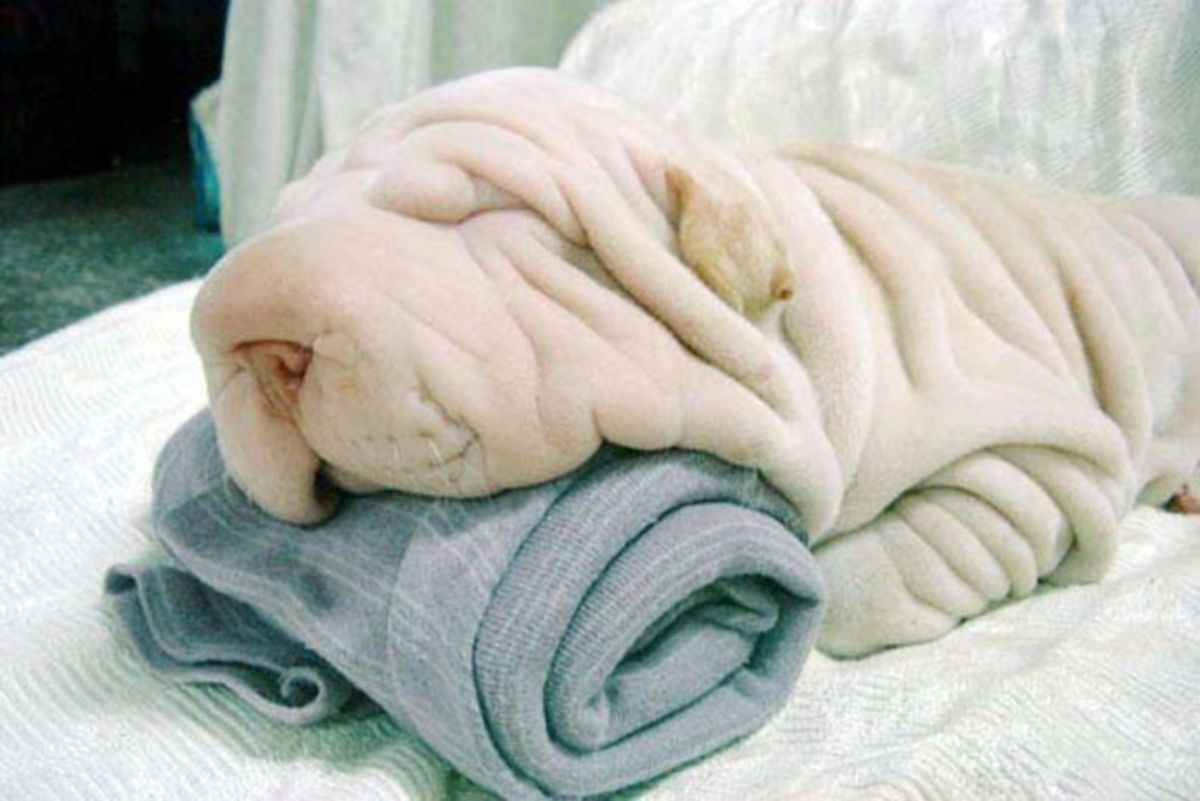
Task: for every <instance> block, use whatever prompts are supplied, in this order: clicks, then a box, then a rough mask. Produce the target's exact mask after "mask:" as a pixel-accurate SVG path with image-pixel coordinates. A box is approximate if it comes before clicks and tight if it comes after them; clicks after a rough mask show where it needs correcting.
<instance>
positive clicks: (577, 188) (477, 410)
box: [192, 69, 1200, 655]
mask: <svg viewBox="0 0 1200 801" xmlns="http://www.w3.org/2000/svg"><path fill="white" fill-rule="evenodd" d="M1198 231H1200V201H1197V200H1195V199H1190V198H1182V197H1150V198H1141V199H1136V200H1122V199H1116V198H1104V197H1089V196H1081V195H1077V194H1072V193H1069V192H1065V191H1060V190H1057V189H1054V188H1052V187H1047V186H1043V185H1039V184H1034V183H1030V182H1026V181H1020V180H1016V179H1011V178H1005V177H1002V176H994V175H987V174H982V173H973V172H968V171H964V170H961V169H956V168H951V167H948V166H944V165H937V164H930V163H921V162H910V161H905V160H902V159H896V158H891V157H887V156H884V155H882V154H879V153H873V152H870V151H866V150H860V149H854V148H849V147H838V146H829V145H815V144H810V145H797V146H795V147H794V148H789V149H787V150H785V151H782V152H779V153H775V154H753V153H734V152H732V151H730V150H726V149H722V148H718V147H715V146H713V145H709V144H706V143H704V142H702V141H698V140H696V139H693V138H690V137H688V136H687V135H686V134H684V133H681V132H676V131H671V130H668V129H666V128H664V127H663V126H661V125H658V124H657V123H655V122H653V121H652V120H650V119H649V118H648V117H646V116H644V115H643V114H641V113H640V112H638V111H636V110H635V109H633V108H631V107H630V106H628V105H627V104H625V103H624V102H623V101H621V100H619V99H618V98H616V97H614V96H612V95H609V94H607V93H605V92H603V91H601V90H599V89H597V88H595V87H591V86H589V85H587V84H584V83H582V82H580V81H578V80H575V79H572V78H569V77H566V76H563V75H560V74H558V73H554V72H550V71H543V70H524V69H522V70H507V71H500V72H496V73H488V74H484V75H479V76H474V77H472V78H468V79H465V80H463V81H459V82H456V83H451V84H446V85H443V86H440V87H437V88H435V89H433V90H430V91H428V92H425V93H422V94H421V95H418V96H417V97H415V98H413V99H412V100H410V101H408V102H406V103H404V104H401V105H399V106H395V107H390V108H387V109H384V110H382V111H381V112H380V113H379V114H377V115H376V116H375V117H374V118H373V119H372V120H370V121H369V122H368V123H367V125H366V126H365V127H364V128H363V130H362V131H361V132H360V134H359V136H358V137H357V138H356V139H355V141H354V142H352V143H351V144H350V145H349V146H348V147H347V148H345V149H343V150H341V151H338V152H336V153H333V154H331V155H329V156H327V157H326V158H325V159H323V160H322V161H321V162H320V163H319V164H318V165H317V166H316V167H315V168H314V170H313V171H312V173H311V174H310V175H309V176H307V177H306V178H304V179H302V180H300V181H297V182H296V183H294V184H292V185H291V186H289V187H288V188H287V189H286V190H285V191H284V193H283V195H282V197H281V199H280V202H279V205H278V207H277V209H276V212H275V216H274V221H273V224H272V226H271V227H270V228H269V229H268V230H266V231H265V232H263V233H262V234H260V235H259V236H258V237H256V238H254V239H252V240H250V241H248V242H246V243H244V244H243V245H241V246H239V247H238V248H236V249H235V250H233V251H231V252H230V253H229V254H228V255H227V256H226V257H225V258H224V259H223V260H222V262H221V263H220V264H219V265H218V266H217V267H216V268H215V269H214V270H213V272H212V273H211V274H210V275H209V277H208V279H207V280H206V282H205V285H204V287H203V288H202V290H201V292H200V295H199V297H198V298H197V301H196V305H195V308H194V312H193V318H192V325H193V338H194V341H195V343H196V346H197V348H198V350H199V352H200V355H201V357H202V360H203V362H204V366H205V371H206V378H207V383H208V388H209V394H210V399H211V403H212V407H213V412H214V417H215V420H216V424H217V430H218V435H219V437H218V438H219V444H220V448H221V451H222V453H223V455H224V456H225V458H226V460H227V463H228V465H229V468H230V470H231V472H232V474H233V476H234V478H235V480H236V481H237V482H238V484H239V485H240V486H241V487H242V488H243V489H245V491H246V492H247V493H248V494H249V495H250V497H251V498H253V499H254V500H255V501H256V502H257V503H258V504H260V505H261V506H262V507H264V508H265V509H266V510H268V511H269V512H271V513H272V514H275V515H277V516H279V517H281V518H284V519H287V520H291V521H295V522H298V523H314V522H317V521H320V520H322V519H324V518H326V517H327V516H328V515H330V514H331V513H332V512H333V509H334V505H335V503H336V499H337V494H338V492H340V491H351V492H368V491H372V490H376V489H381V488H390V489H397V490H403V491H407V492H413V493H421V494H429V495H438V496H476V495H485V494H488V493H492V492H495V491H498V490H502V489H505V488H508V487H515V486H522V485H528V484H532V483H536V482H540V481H544V480H547V479H551V478H554V477H556V476H559V475H562V474H564V473H565V472H567V471H569V470H571V469H573V468H575V467H576V466H578V465H580V464H582V463H584V462H585V461H586V460H587V459H588V458H589V457H590V456H591V455H592V454H593V453H594V452H595V450H596V449H597V448H598V447H599V446H600V444H601V443H602V442H611V443H615V444H618V445H622V446H625V447H629V448H635V449H642V450H653V449H663V448H674V447H680V448H689V449H694V450H700V451H706V452H709V453H712V454H714V455H716V456H718V457H720V458H722V459H724V460H726V461H728V462H731V463H734V464H739V465H746V466H749V467H753V468H755V469H757V470H759V471H761V472H762V474H763V475H764V476H765V477H766V478H767V480H768V481H770V482H771V483H772V484H773V485H774V486H775V487H776V488H777V489H779V491H780V492H781V493H783V495H784V496H786V497H787V498H788V499H789V500H790V501H791V503H792V504H793V506H794V507H795V508H796V510H797V512H798V514H799V516H800V519H801V520H802V521H803V523H804V525H805V526H806V527H807V528H808V530H809V532H810V535H811V537H812V541H813V543H814V544H815V546H816V555H817V558H818V561H819V562H820V563H821V567H822V570H823V571H824V572H825V574H826V577H827V579H828V585H829V587H830V591H831V599H830V603H829V607H828V614H827V617H826V625H825V628H824V633H823V635H822V643H821V646H822V647H823V648H824V649H826V650H827V651H830V652H833V653H836V654H844V655H853V654H860V653H866V652H869V651H871V650H873V649H876V648H879V647H884V646H887V645H893V644H900V643H906V642H913V641H918V640H923V639H928V638H930V637H935V636H938V635H940V634H942V633H944V632H945V631H947V630H949V629H950V628H951V627H953V626H954V625H955V624H956V623H957V622H958V621H959V620H962V619H964V618H968V617H971V616H973V615H976V614H979V613H980V612H982V611H984V610H985V609H987V608H988V607H989V606H990V605H992V604H994V603H996V602H997V601H999V600H1002V599H1004V598H1007V597H1013V596H1017V597H1019V596H1022V595H1026V594H1028V593H1030V592H1032V591H1033V589H1034V588H1035V587H1036V585H1037V583H1038V581H1039V580H1042V579H1052V580H1056V581H1092V580H1095V579H1097V578H1098V577H1099V576H1101V575H1103V573H1104V570H1105V569H1106V567H1107V565H1108V563H1109V561H1110V560H1111V558H1112V554H1113V552H1114V549H1115V543H1116V536H1117V531H1118V529H1119V525H1120V522H1121V520H1122V519H1123V518H1124V516H1125V515H1126V514H1127V513H1128V512H1129V511H1130V509H1131V508H1132V507H1133V505H1134V504H1135V503H1139V502H1141V503H1152V504H1162V503H1165V502H1166V501H1167V500H1168V499H1169V498H1171V497H1172V495H1173V494H1175V493H1176V492H1177V491H1179V489H1180V487H1181V486H1183V485H1184V484H1185V482H1186V481H1187V480H1188V479H1189V476H1191V475H1192V473H1193V471H1194V470H1195V469H1196V466H1197V461H1198V459H1200V301H1198V299H1197V294H1198V290H1197V287H1198V286H1200V237H1198V236H1197V232H1198Z"/></svg>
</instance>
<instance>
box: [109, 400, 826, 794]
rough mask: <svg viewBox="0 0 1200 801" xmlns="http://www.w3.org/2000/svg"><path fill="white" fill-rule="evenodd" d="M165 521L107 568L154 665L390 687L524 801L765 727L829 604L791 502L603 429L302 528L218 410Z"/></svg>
mask: <svg viewBox="0 0 1200 801" xmlns="http://www.w3.org/2000/svg"><path fill="white" fill-rule="evenodd" d="M153 517H154V522H155V530H156V532H157V535H158V537H159V539H160V540H161V542H162V544H163V545H164V546H165V548H166V550H167V552H168V553H169V554H170V556H169V557H168V558H167V559H160V560H159V561H157V562H154V563H151V564H149V565H146V564H143V565H119V566H116V567H114V568H113V569H112V570H111V571H110V572H109V575H108V577H107V580H106V585H105V591H106V594H107V596H108V597H109V599H110V600H111V602H112V603H113V605H114V607H115V609H116V610H117V613H118V618H119V619H120V620H121V621H122V623H123V625H124V627H125V629H126V630H127V632H128V634H129V635H130V636H131V638H132V640H133V641H134V643H135V644H136V645H137V648H138V650H139V651H140V652H141V653H142V655H143V656H144V657H145V658H146V660H147V661H148V662H149V664H150V665H151V666H152V667H154V668H155V669H156V670H158V671H161V672H162V673H163V674H164V675H165V676H167V677H168V678H171V679H174V680H178V681H187V682H203V683H216V684H220V685H224V686H226V687H228V688H230V689H231V690H233V691H234V692H236V693H237V694H238V695H240V696H241V697H242V698H245V699H246V700H247V701H248V702H249V703H251V704H252V705H253V706H255V707H256V708H257V709H259V710H260V711H262V712H263V713H265V714H267V715H270V716H272V717H274V718H277V719H279V720H281V721H285V722H288V723H297V724H299V723H310V722H314V721H318V720H322V719H325V718H328V717H330V716H334V715H345V714H361V713H363V712H365V711H368V710H370V709H371V708H373V706H375V705H377V706H378V707H381V708H382V709H383V710H385V711H386V712H387V713H388V714H390V715H391V716H392V717H394V718H395V719H396V720H397V721H398V722H399V724H400V725H401V726H403V727H405V728H406V729H408V730H410V731H412V732H414V733H415V734H417V735H418V736H420V737H421V738H422V739H424V740H425V741H426V742H427V743H429V745H430V746H432V747H433V748H434V749H435V750H437V751H438V752H439V753H440V754H441V755H442V756H443V757H445V758H446V759H447V760H448V761H449V762H450V763H451V764H452V765H454V766H455V768H457V769H458V770H459V771H461V772H462V773H463V774H465V775H466V776H468V777H470V778H471V779H473V780H474V781H476V782H478V783H480V784H481V785H483V786H484V787H487V788H489V789H491V790H493V791H495V792H498V793H500V794H502V795H503V796H505V797H508V798H541V797H545V796H586V795H593V794H598V793H603V792H608V791H612V790H615V789H618V788H621V787H625V786H628V785H631V784H635V783H638V782H641V781H645V780H648V779H651V778H653V777H655V776H657V775H659V774H661V773H663V772H665V771H667V770H670V769H672V768H675V767H677V766H679V765H682V764H684V763H686V762H689V761H691V760H694V759H697V758H699V757H701V756H704V755H705V754H708V753H710V752H712V751H713V750H716V749H718V748H720V747H722V746H724V745H726V744H728V743H729V742H731V741H732V740H734V739H736V738H738V737H741V736H743V735H745V734H748V733H749V732H751V731H754V730H755V729H757V728H758V727H759V726H761V725H762V724H763V723H764V722H765V721H766V720H767V718H769V717H770V715H771V714H772V713H773V712H775V711H776V710H777V709H778V708H779V706H780V705H781V704H782V703H783V701H784V700H785V698H786V696H787V694H788V693H789V691H790V690H791V688H792V686H793V684H794V683H795V680H796V678H797V676H798V674H799V671H800V669H801V667H802V666H803V663H804V661H805V659H806V658H807V656H808V653H809V651H810V650H811V648H812V645H813V641H814V637H815V634H816V629H817V625H818V623H819V621H820V615H821V611H822V598H823V591H822V587H821V582H820V580H819V578H818V575H817V572H816V569H815V567H814V564H813V562H812V559H811V557H810V555H809V552H808V549H807V548H806V546H805V535H804V534H803V532H802V531H800V529H799V528H798V526H797V524H796V520H795V517H794V515H793V513H792V511H791V508H790V506H789V505H788V504H787V503H786V502H785V501H784V500H782V498H781V497H780V496H779V495H778V494H777V493H775V491H774V490H772V489H771V488H770V487H768V486H767V485H766V484H764V483H763V482H762V480H761V479H760V478H759V477H758V476H757V475H756V474H755V473H753V472H750V471H747V470H744V469H740V468H735V467H732V466H730V465H727V464H725V463H723V462H720V461H718V460H716V459H714V458H712V457H709V456H706V455H702V454H696V453H691V452H685V451H665V452H658V453H650V454H639V453H634V452H632V451H623V450H618V449H614V448H608V449H605V450H603V451H601V452H600V454H598V455H597V457H596V458H595V459H593V460H592V461H590V462H589V463H588V464H587V465H585V466H584V467H583V468H581V469H580V470H578V471H576V472H575V473H573V474H571V475H568V476H566V477H564V478H562V479H559V480H557V481H554V482H551V483H547V484H543V485H539V486H535V487H530V488H527V489H522V490H514V491H508V492H505V493H502V494H499V495H495V496H492V497H489V498H483V499H470V500H449V499H436V498H427V497H417V496H406V495H401V494H396V493H388V494H378V495H370V496H361V497H347V498H346V499H344V500H343V502H342V505H341V507H340V509H339V510H338V512H337V514H336V515H335V516H334V517H333V518H332V519H331V520H329V521H328V522H326V523H324V524H322V525H320V526H315V527H309V528H300V527H297V526H293V525H289V524H286V523H282V522H280V521H278V520H276V519H274V518H271V517H269V516H267V515H266V514H265V513H263V512H262V511H261V510H259V509H258V508H257V507H255V506H254V505H253V504H252V503H251V502H250V501H249V500H248V499H247V498H246V497H245V495H243V494H242V492H241V491H240V490H238V489H237V487H236V486H235V485H234V484H233V482H232V481H231V480H229V478H228V477H227V475H226V473H225V470H224V466H223V464H222V462H221V458H220V454H219V452H218V450H217V447H216V439H215V434H214V431H213V426H212V420H211V417H210V416H209V415H208V414H207V413H202V414H201V415H199V416H197V417H196V418H193V419H192V420H191V421H189V422H188V423H187V424H185V425H184V426H183V427H182V428H181V429H180V430H179V431H178V432H177V433H176V434H175V435H174V436H173V438H172V439H171V440H170V441H169V442H168V444H167V445H166V447H165V448H164V450H163V453H162V455H161V456H160V458H159V463H158V466H157V469H156V473H155V482H154V509H153Z"/></svg>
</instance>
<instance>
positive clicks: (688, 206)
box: [666, 166, 795, 317]
mask: <svg viewBox="0 0 1200 801" xmlns="http://www.w3.org/2000/svg"><path fill="white" fill-rule="evenodd" d="M666 179H667V186H668V188H669V189H670V191H671V193H672V195H673V197H674V198H675V202H676V205H677V207H678V209H679V223H678V236H679V253H680V256H682V258H683V261H684V262H685V263H687V265H688V266H690V267H691V268H692V269H693V270H695V271H696V274H697V275H698V276H700V278H701V280H703V281H704V283H705V284H707V285H708V287H709V288H710V289H711V290H712V291H713V292H715V293H716V294H717V295H718V296H719V297H720V298H721V299H722V300H723V301H725V302H726V303H728V304H729V305H730V306H731V307H732V308H733V309H734V310H736V311H738V312H740V313H742V314H745V315H746V316H748V317H755V316H757V315H759V314H760V313H762V312H763V311H764V310H765V309H766V308H767V307H769V306H770V305H771V304H773V303H775V302H777V301H783V300H787V299H788V298H790V297H791V296H792V294H793V292H794V291H795V287H794V281H795V278H794V275H793V272H792V269H791V265H789V264H788V258H787V251H786V250H785V248H784V245H783V238H782V236H781V235H780V234H779V232H778V231H777V230H776V229H775V226H774V225H773V224H772V222H771V217H770V213H769V211H768V210H767V209H766V204H765V203H763V202H762V200H760V199H759V198H756V197H754V196H753V195H752V194H751V192H750V191H749V190H748V189H747V188H745V187H740V186H737V185H736V182H734V181H732V180H730V179H729V178H724V177H718V176H717V175H716V174H715V173H714V174H712V175H700V174H699V173H697V172H695V171H689V170H685V169H683V168H681V167H677V166H669V167H667V171H666Z"/></svg>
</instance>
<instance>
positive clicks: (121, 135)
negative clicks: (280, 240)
mask: <svg viewBox="0 0 1200 801" xmlns="http://www.w3.org/2000/svg"><path fill="white" fill-rule="evenodd" d="M225 14H226V2H225V0H0V29H2V38H0V146H2V148H3V152H2V159H0V185H2V184H10V183H14V182H18V181H32V180H39V179H45V178H56V177H62V176H67V175H80V174H83V173H87V172H95V171H98V170H102V169H106V168H110V167H112V166H115V165H119V164H120V163H121V161H122V160H123V159H127V158H129V157H131V156H134V157H136V155H137V154H138V151H139V150H142V149H147V140H150V139H154V138H156V137H155V136H154V135H155V134H160V133H161V132H162V131H163V129H170V128H174V129H175V132H176V133H179V132H180V131H182V130H183V127H182V126H183V121H184V119H185V114H186V110H187V104H188V101H189V100H190V99H191V97H192V96H193V95H194V94H195V93H196V92H197V91H198V90H199V89H201V88H202V87H203V86H205V85H206V84H209V83H211V82H212V81H214V80H216V78H217V76H218V74H219V72H220V62H221V40H222V36H223V32H224V27H225ZM163 138H165V137H163ZM176 139H177V144H180V146H183V145H184V143H185V142H186V139H185V138H183V137H182V135H181V136H178V137H176ZM149 149H150V150H154V148H153V147H150V148H149Z"/></svg>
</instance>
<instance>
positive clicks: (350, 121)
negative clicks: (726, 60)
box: [193, 0, 606, 246]
mask: <svg viewBox="0 0 1200 801" xmlns="http://www.w3.org/2000/svg"><path fill="white" fill-rule="evenodd" d="M605 2H606V0H572V1H571V2H556V1H555V0H495V1H494V2H490V1H488V0H352V1H350V0H233V2H232V3H231V4H230V10H229V21H228V24H227V28H226V35H225V53H224V60H223V63H222V68H221V81H220V84H219V85H218V86H217V87H214V88H212V89H210V90H207V91H206V92H204V93H202V94H201V95H200V96H199V97H198V98H197V100H196V102H195V103H194V104H193V109H194V111H195V113H196V116H197V118H198V120H199V121H200V124H201V128H202V129H203V130H204V133H205V136H206V138H207V139H208V144H209V148H210V150H211V152H212V155H213V157H214V160H215V161H216V166H217V173H218V177H219V180H220V200H221V233H222V235H223V236H224V238H225V241H226V243H227V244H228V245H231V246H232V245H234V244H237V243H238V242H240V241H241V240H243V239H245V238H246V237H248V236H250V235H252V234H254V233H255V232H256V231H258V230H260V229H261V228H262V227H263V225H264V223H265V222H266V219H267V216H268V215H269V213H270V210H271V207H272V206H273V204H274V202H275V198H276V196H277V195H278V193H279V190H280V189H281V188H282V187H283V185H284V184H285V183H287V182H288V181H289V180H291V179H293V178H295V177H298V176H300V175H302V174H304V173H305V172H306V171H307V170H308V169H309V168H310V167H311V166H312V164H313V162H314V161H316V159H317V158H318V157H319V156H320V155H321V154H322V153H323V152H325V151H326V150H328V149H330V148H332V147H336V146H337V145H339V144H341V143H343V142H344V141H346V140H347V139H348V138H349V137H351V136H352V135H353V133H354V131H355V130H356V129H357V127H358V125H359V123H361V122H362V120H363V119H364V118H365V117H366V116H367V115H369V114H370V113H371V112H372V111H374V110H375V109H376V108H378V107H379V106H381V105H383V104H384V103H387V102H391V101H395V100H401V99H403V98H405V97H408V96H409V95H411V94H413V93H414V92H416V91H419V90H420V89H422V88H424V87H426V86H428V85H430V84H431V83H436V82H439V81H442V80H445V79H449V78H454V77H459V76H461V75H465V74H468V73H471V72H476V71H479V70H485V69H492V68H496V67H502V66H511V65H516V64H529V65H554V64H555V63H557V62H558V59H559V57H560V55H561V54H562V51H563V49H564V47H565V46H566V44H567V42H568V41H569V40H570V38H571V37H572V35H574V33H575V31H576V30H578V29H579V28H580V27H582V25H583V24H584V22H586V21H587V19H588V18H589V17H590V16H591V14H592V12H593V11H594V10H595V9H596V8H597V7H599V6H601V5H604V3H605Z"/></svg>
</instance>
